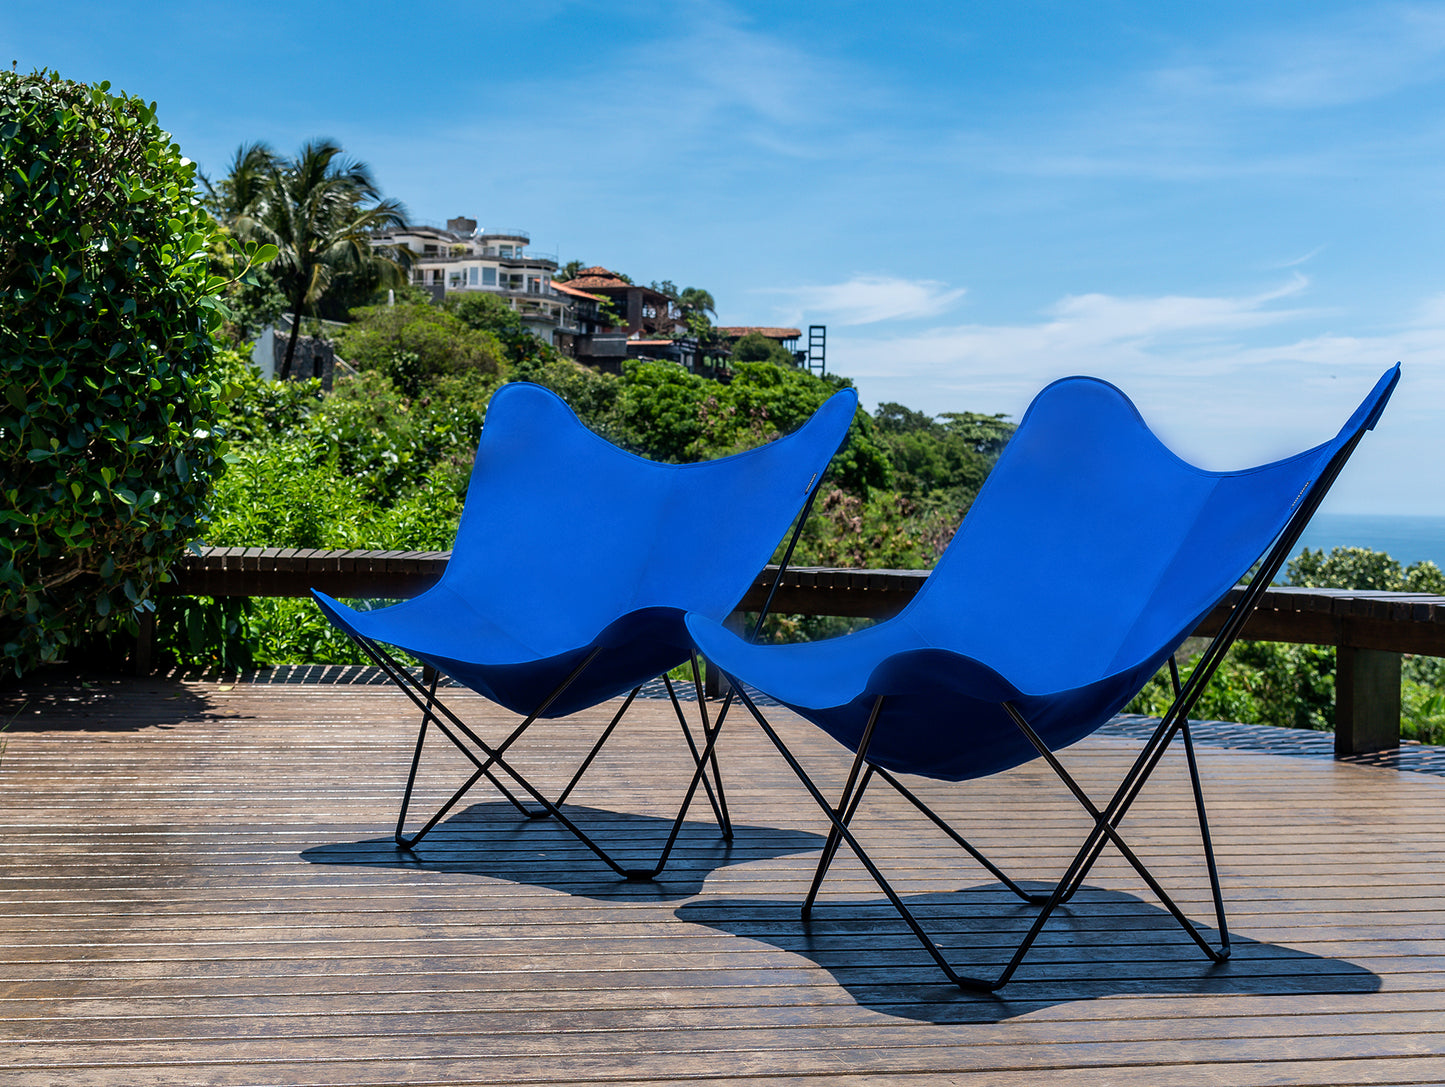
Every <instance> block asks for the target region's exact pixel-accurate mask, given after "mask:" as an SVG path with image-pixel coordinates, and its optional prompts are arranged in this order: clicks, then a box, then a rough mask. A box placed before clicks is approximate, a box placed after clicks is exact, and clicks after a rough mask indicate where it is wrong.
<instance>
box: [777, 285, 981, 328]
mask: <svg viewBox="0 0 1445 1087" xmlns="http://www.w3.org/2000/svg"><path fill="white" fill-rule="evenodd" d="M758 293H766V294H769V295H771V296H773V297H776V298H781V299H786V303H785V304H784V305H783V306H782V307H780V309H779V317H780V319H781V320H782V321H783V322H784V323H787V324H796V323H797V322H799V321H801V320H802V319H803V316H804V315H806V316H807V317H808V318H809V319H810V320H814V321H825V322H827V323H829V324H834V325H843V326H851V325H872V324H878V323H879V322H881V321H896V320H916V319H920V318H926V317H936V316H938V315H939V314H941V313H946V312H947V311H948V310H949V309H951V308H952V307H953V305H954V304H955V303H956V302H957V301H958V300H959V299H960V298H962V297H963V296H964V293H965V289H964V288H962V287H958V288H950V287H949V286H948V284H946V283H940V282H939V281H937V280H933V279H903V278H900V277H897V276H854V277H853V278H852V279H850V280H848V281H847V282H845V283H829V284H824V285H821V286H813V287H777V288H772V289H763V290H760V291H759V292H758Z"/></svg>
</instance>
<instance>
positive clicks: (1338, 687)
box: [142, 547, 1445, 755]
mask: <svg viewBox="0 0 1445 1087" xmlns="http://www.w3.org/2000/svg"><path fill="white" fill-rule="evenodd" d="M449 558H450V553H449V552H446V551H307V550H296V549H289V548H260V547H248V548H239V547H213V548H203V549H202V550H201V553H200V554H199V555H190V556H187V557H186V558H185V559H184V560H182V561H181V562H180V563H179V564H178V565H177V566H176V567H175V568H173V570H172V573H173V576H174V580H173V581H172V582H170V583H168V584H166V585H163V586H160V589H161V591H162V592H163V593H165V594H168V595H182V596H305V595H306V594H307V593H308V592H309V591H310V590H311V589H312V588H313V587H314V588H317V589H320V590H322V591H323V592H326V593H329V594H331V595H332V596H338V597H381V598H388V599H402V598H406V597H410V596H415V595H416V594H417V593H419V592H421V591H423V590H424V589H427V588H429V587H430V586H432V585H434V584H436V582H437V580H438V579H439V578H440V577H441V574H442V571H443V570H444V569H445V568H446V564H447V560H448V559H449ZM775 572H776V567H769V568H768V569H767V570H764V571H762V572H760V573H759V575H758V580H757V582H756V584H755V585H754V586H753V588H752V589H751V590H749V592H748V593H747V595H746V596H744V598H743V600H742V601H741V603H740V605H739V610H741V611H755V610H757V609H758V608H759V607H761V606H762V603H763V599H764V596H765V594H766V591H767V587H768V586H769V585H770V584H771V583H772V579H773V575H774V573H775ZM927 577H928V571H927V570H841V569H819V568H810V567H799V568H793V569H790V570H788V571H787V572H786V573H785V574H784V576H783V580H782V582H781V584H780V586H779V588H778V592H777V595H776V597H775V598H774V600H773V611H775V612H778V613H783V614H795V615H838V616H850V617H862V618H874V619H885V618H887V617H889V616H891V615H896V614H897V613H898V612H899V611H901V610H902V608H903V607H904V605H905V604H907V603H908V601H909V600H911V599H912V598H913V594H914V593H916V592H917V591H918V589H919V586H921V585H922V584H923V582H924V580H925V579H926V578H927ZM1241 591H1242V590H1236V593H1238V592H1241ZM1229 603H1230V602H1226V603H1224V604H1221V605H1220V607H1219V608H1217V609H1216V610H1215V612H1214V613H1213V614H1211V615H1210V616H1208V617H1207V618H1206V619H1205V620H1204V622H1203V623H1201V624H1200V626H1199V629H1198V630H1196V631H1195V634H1198V635H1205V636H1207V635H1210V634H1213V633H1214V632H1215V631H1216V630H1217V629H1218V628H1219V624H1220V623H1222V622H1223V620H1224V616H1225V615H1226V614H1227V612H1228V607H1229ZM1060 606H1061V607H1066V606H1067V597H1066V596H1062V595H1061V598H1060ZM1040 621H1041V622H1047V617H1041V619H1040ZM1243 637H1245V638H1250V639H1254V640H1257V641H1271V642H1294V643H1298V644H1304V645H1327V646H1334V647H1335V651H1336V669H1335V751H1336V753H1337V754H1341V755H1344V754H1359V753H1361V752H1366V751H1379V750H1384V749H1387V748H1391V747H1397V746H1399V742H1400V655H1401V654H1402V653H1415V654H1422V655H1425V656H1432V657H1445V596H1427V595H1424V594H1420V593H1384V592H1360V591H1355V590H1349V589H1292V588H1275V589H1270V590H1269V591H1268V592H1266V593H1265V594H1264V599H1263V600H1262V601H1261V603H1260V606H1259V607H1258V609H1257V610H1256V611H1255V613H1254V615H1253V616H1251V617H1250V620H1249V622H1248V623H1247V624H1246V626H1245V628H1244V634H1243ZM144 656H145V654H144V651H143V652H142V657H143V658H144ZM144 666H145V663H144V660H143V661H142V667H144Z"/></svg>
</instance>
